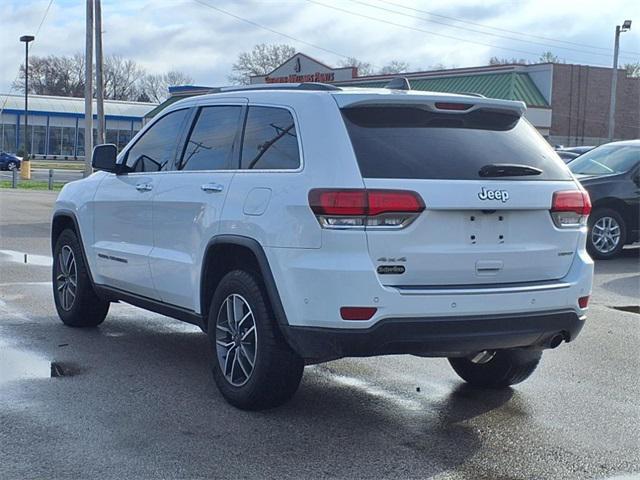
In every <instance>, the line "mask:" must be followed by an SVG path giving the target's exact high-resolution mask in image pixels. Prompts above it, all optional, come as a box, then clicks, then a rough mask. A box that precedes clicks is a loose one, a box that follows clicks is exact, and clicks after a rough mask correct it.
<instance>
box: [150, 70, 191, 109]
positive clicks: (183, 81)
mask: <svg viewBox="0 0 640 480" xmlns="http://www.w3.org/2000/svg"><path fill="white" fill-rule="evenodd" d="M192 83H193V78H191V77H190V76H189V75H187V74H185V73H182V72H178V71H176V70H172V71H170V72H167V73H164V74H149V75H145V76H144V77H143V78H142V79H141V81H140V85H139V89H140V91H139V94H138V100H141V101H149V102H156V103H161V102H163V101H165V100H166V99H167V97H168V96H169V87H172V86H176V85H189V84H192Z"/></svg>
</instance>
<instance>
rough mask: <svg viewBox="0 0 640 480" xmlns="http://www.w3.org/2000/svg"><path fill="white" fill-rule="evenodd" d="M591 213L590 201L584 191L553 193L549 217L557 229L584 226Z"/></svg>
mask: <svg viewBox="0 0 640 480" xmlns="http://www.w3.org/2000/svg"><path fill="white" fill-rule="evenodd" d="M590 213H591V200H590V198H589V194H588V193H587V192H586V191H584V190H568V191H562V192H555V193H554V194H553V200H552V201H551V217H552V218H553V222H554V223H555V224H556V227H558V228H565V227H578V226H581V225H585V224H586V222H587V217H588V215H589V214H590Z"/></svg>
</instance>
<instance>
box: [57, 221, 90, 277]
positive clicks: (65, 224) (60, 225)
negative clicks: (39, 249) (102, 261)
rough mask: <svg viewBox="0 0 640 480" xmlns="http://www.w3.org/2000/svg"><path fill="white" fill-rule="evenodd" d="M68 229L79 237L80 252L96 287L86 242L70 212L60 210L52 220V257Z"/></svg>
mask: <svg viewBox="0 0 640 480" xmlns="http://www.w3.org/2000/svg"><path fill="white" fill-rule="evenodd" d="M67 228H68V229H70V230H73V232H74V233H75V234H76V236H77V237H78V243H80V251H81V253H82V260H83V261H84V264H85V267H86V269H87V273H88V274H89V279H90V280H91V285H95V282H94V281H93V275H92V273H91V268H90V266H89V262H88V261H87V253H86V252H85V248H84V242H83V241H82V233H81V232H80V225H79V224H78V219H77V218H76V216H75V214H74V213H73V212H72V211H70V210H58V211H56V212H55V213H54V214H53V219H52V220H51V255H55V251H54V250H55V248H56V242H57V241H58V237H59V236H60V234H61V233H62V232H63V231H64V230H66V229H67Z"/></svg>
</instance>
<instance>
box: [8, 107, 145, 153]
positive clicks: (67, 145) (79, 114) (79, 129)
mask: <svg viewBox="0 0 640 480" xmlns="http://www.w3.org/2000/svg"><path fill="white" fill-rule="evenodd" d="M0 102H1V103H0V107H2V106H3V105H4V106H3V108H2V109H1V114H0V150H2V151H5V152H13V153H15V152H20V151H22V150H23V149H24V95H0ZM156 106H157V104H154V103H141V102H121V101H115V100H105V102H104V112H105V127H106V141H107V143H113V144H115V145H117V146H118V148H119V149H120V148H122V147H124V146H125V145H126V144H127V142H129V140H131V137H133V135H135V134H136V133H137V132H138V131H139V130H140V129H141V128H142V125H143V118H144V116H145V115H146V114H147V113H148V112H149V111H150V110H152V109H153V108H154V107H156ZM93 111H94V112H96V106H95V102H94V106H93ZM96 123H97V118H96V117H95V115H94V123H93V125H94V130H93V137H94V145H95V141H96V138H97V130H96V128H95V127H96ZM27 132H28V137H27V139H28V143H29V152H30V153H31V154H32V156H33V157H34V158H52V159H75V158H83V157H84V98H74V97H53V96H45V95H29V118H28V130H27Z"/></svg>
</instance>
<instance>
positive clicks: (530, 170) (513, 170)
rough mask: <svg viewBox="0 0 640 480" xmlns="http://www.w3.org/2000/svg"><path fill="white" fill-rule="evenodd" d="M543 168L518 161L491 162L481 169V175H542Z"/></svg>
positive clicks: (479, 173)
mask: <svg viewBox="0 0 640 480" xmlns="http://www.w3.org/2000/svg"><path fill="white" fill-rule="evenodd" d="M541 173H542V170H540V169H539V168H535V167H530V166H528V165H518V164H517V163H491V164H489V165H485V166H484V167H482V168H481V169H480V171H479V172H478V175H480V176H481V177H520V176H525V175H540V174H541Z"/></svg>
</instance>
